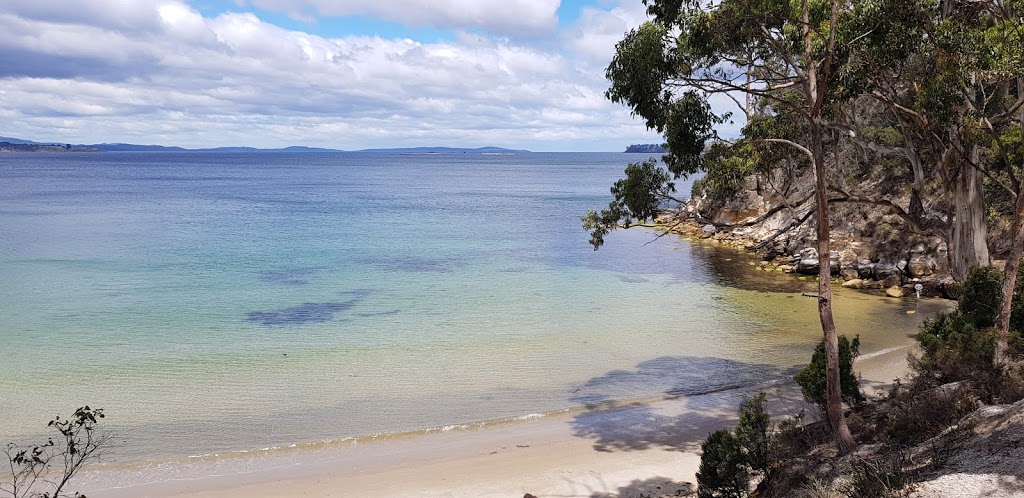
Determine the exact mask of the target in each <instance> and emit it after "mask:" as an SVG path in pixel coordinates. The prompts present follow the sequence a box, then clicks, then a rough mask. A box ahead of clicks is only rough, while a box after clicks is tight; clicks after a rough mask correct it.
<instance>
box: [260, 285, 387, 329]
mask: <svg viewBox="0 0 1024 498" xmlns="http://www.w3.org/2000/svg"><path fill="white" fill-rule="evenodd" d="M342 294H343V295H348V296H351V299H349V300H347V301H328V302H321V303H302V304H300V305H297V306H291V307H288V308H282V309H279V310H273V311H250V312H249V313H248V314H246V321H249V322H252V323H256V324H259V325H263V326H266V327H285V326H295V325H305V324H308V323H324V322H329V321H331V320H333V319H334V315H335V314H337V313H341V312H343V311H347V310H349V309H351V308H353V307H354V306H356V305H357V304H359V303H360V302H361V301H363V300H364V299H365V298H366V296H368V295H369V291H351V292H343V293H342ZM396 313H397V310H396Z"/></svg>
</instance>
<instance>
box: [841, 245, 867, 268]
mask: <svg viewBox="0 0 1024 498" xmlns="http://www.w3.org/2000/svg"><path fill="white" fill-rule="evenodd" d="M868 263H870V261H868ZM839 267H840V268H856V267H857V253H855V252H853V251H851V250H849V249H843V250H842V251H839Z"/></svg>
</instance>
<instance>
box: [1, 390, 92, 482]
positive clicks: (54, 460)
mask: <svg viewBox="0 0 1024 498" xmlns="http://www.w3.org/2000/svg"><path fill="white" fill-rule="evenodd" d="M103 417H104V415H103V410H102V409H91V408H89V407H88V406H84V407H82V408H79V409H77V410H75V413H74V414H73V415H72V416H71V418H68V419H63V418H61V417H60V416H59V415H58V416H57V417H54V419H53V420H51V421H50V423H49V424H48V425H47V427H52V428H54V429H55V430H56V431H57V432H59V433H60V437H57V438H50V439H48V440H47V441H46V443H44V444H39V445H34V446H30V447H21V446H18V445H16V444H14V443H10V444H8V445H7V447H6V448H5V453H6V454H7V459H8V461H9V469H10V479H11V480H10V482H2V483H0V494H4V495H7V496H10V497H12V498H30V497H31V498H60V497H65V496H74V497H76V498H85V495H82V494H80V493H74V494H68V492H67V491H66V490H65V488H66V487H67V484H68V481H70V480H71V478H73V477H74V476H75V474H77V473H78V471H79V470H81V469H82V467H83V466H84V465H85V464H86V463H88V462H90V461H92V460H95V459H98V458H99V451H100V450H101V449H102V448H103V446H104V445H105V444H106V443H107V442H108V441H109V440H110V436H109V435H104V434H99V433H97V431H96V425H97V423H98V422H99V419H102V418H103ZM54 439H56V441H54ZM41 488H48V489H47V490H42V489H41Z"/></svg>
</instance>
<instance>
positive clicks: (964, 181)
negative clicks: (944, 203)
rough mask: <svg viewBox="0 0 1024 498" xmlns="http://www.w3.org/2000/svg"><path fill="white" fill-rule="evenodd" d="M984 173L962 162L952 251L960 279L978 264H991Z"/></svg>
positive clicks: (953, 269) (974, 150) (955, 197)
mask: <svg viewBox="0 0 1024 498" xmlns="http://www.w3.org/2000/svg"><path fill="white" fill-rule="evenodd" d="M971 155H972V156H974V157H972V159H974V160H976V159H977V156H978V155H979V151H978V149H977V147H974V148H973V150H972V151H971ZM981 181H982V176H981V173H980V172H979V171H978V170H977V169H976V168H975V167H973V166H971V165H969V164H963V165H961V166H960V172H959V175H958V176H957V178H956V186H955V188H954V192H953V195H954V204H955V206H956V213H955V214H954V216H953V234H952V241H951V242H952V243H951V244H950V248H949V250H950V251H951V253H952V258H953V266H952V267H951V268H950V271H952V272H953V278H955V279H956V280H958V281H961V280H963V279H964V277H966V276H967V272H969V271H970V270H971V268H973V267H975V266H986V265H988V264H990V260H989V254H988V229H987V228H986V226H985V197H984V193H983V191H982V183H981Z"/></svg>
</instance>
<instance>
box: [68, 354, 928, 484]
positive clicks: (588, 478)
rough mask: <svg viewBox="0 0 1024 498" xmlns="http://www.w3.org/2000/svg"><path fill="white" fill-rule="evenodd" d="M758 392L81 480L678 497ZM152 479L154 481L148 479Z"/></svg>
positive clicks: (889, 373)
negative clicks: (721, 432)
mask: <svg viewBox="0 0 1024 498" xmlns="http://www.w3.org/2000/svg"><path fill="white" fill-rule="evenodd" d="M913 347H914V345H913V343H912V342H910V339H908V343H907V344H906V345H904V346H899V347H893V348H888V349H886V350H883V351H878V352H874V353H869V354H867V355H865V356H864V357H863V358H859V359H858V361H857V362H856V363H855V368H856V370H857V371H858V373H859V374H860V375H861V376H862V378H863V379H862V380H863V381H862V389H863V390H864V392H865V394H867V395H868V396H877V395H878V392H881V391H884V390H886V389H887V388H888V387H889V386H891V383H892V380H893V379H894V378H897V377H901V378H903V377H905V376H906V374H907V371H908V367H907V364H906V355H907V353H908V352H910V351H911V350H912V349H913ZM758 390H761V389H759V388H758V386H750V387H746V388H740V389H732V390H726V391H719V392H714V393H709V394H703V395H698V396H670V395H665V396H662V397H659V398H658V399H650V400H648V401H628V402H616V403H608V404H604V405H598V406H590V407H581V408H579V409H569V410H564V411H562V412H561V413H554V414H550V415H544V416H533V417H526V418H523V419H522V420H517V421H509V422H507V423H504V424H495V425H479V424H476V426H475V427H470V428H458V429H450V430H447V431H445V430H438V431H434V432H430V433H426V434H416V435H408V436H403V437H394V438H383V439H370V440H353V441H349V442H336V443H334V444H322V445H321V446H319V447H310V445H294V446H289V447H286V448H281V449H277V450H272V451H264V452H260V451H258V450H257V451H255V452H249V453H247V454H235V455H231V456H226V457H224V456H219V457H199V458H194V459H191V460H192V461H191V462H181V461H179V462H163V463H153V464H149V465H143V466H132V465H130V464H124V466H123V467H121V466H118V468H107V469H103V468H91V469H87V470H86V471H84V472H83V474H82V475H81V476H80V478H79V482H80V483H81V484H82V485H80V486H79V487H80V491H82V492H84V493H86V494H88V495H91V496H100V497H111V498H119V497H153V498H158V497H177V498H241V497H272V496H282V495H303V496H361V497H369V496H381V497H384V496H408V494H409V493H410V491H412V490H416V495H417V496H459V497H461V496H465V497H478V496H522V495H523V494H526V493H531V494H534V495H536V496H538V497H544V496H580V497H601V498H603V497H611V496H617V495H619V494H621V493H623V492H634V494H636V493H640V492H644V493H652V492H658V493H662V494H664V495H667V496H673V495H674V494H675V493H676V492H684V491H686V490H687V489H690V488H689V486H691V485H693V483H695V478H694V474H695V473H696V471H697V468H698V466H699V462H700V443H701V442H702V441H703V439H704V438H705V437H707V434H708V433H710V432H712V431H714V430H717V429H720V428H725V427H731V426H733V425H734V424H735V423H736V409H737V406H738V403H739V401H740V399H741V398H742V396H743V395H745V394H749V393H753V392H757V391H758ZM766 391H767V392H769V396H768V403H769V410H770V412H771V413H772V415H773V421H774V422H775V423H778V421H779V420H781V416H783V415H787V414H792V413H796V412H797V411H799V410H800V409H801V408H806V406H807V405H806V404H805V403H804V402H803V400H802V398H801V397H800V393H799V388H798V387H797V386H796V385H795V383H793V382H792V381H789V382H786V383H784V384H781V385H777V386H774V387H772V388H771V389H767V390H766ZM581 420H585V421H586V422H585V423H581ZM468 425H474V424H468ZM581 427H582V429H583V430H582V432H581ZM188 471H192V472H196V471H200V472H201V474H203V475H199V474H192V475H191V476H190V475H188ZM146 476H149V478H150V482H145V483H142V484H138V483H139V482H140V481H139V480H140V479H143V480H144V479H145V478H146ZM132 482H134V483H135V484H130V485H129V483H132ZM654 496H661V495H654Z"/></svg>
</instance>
